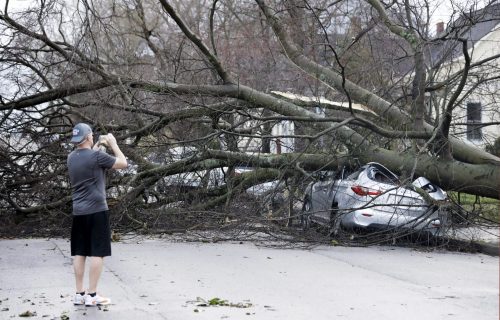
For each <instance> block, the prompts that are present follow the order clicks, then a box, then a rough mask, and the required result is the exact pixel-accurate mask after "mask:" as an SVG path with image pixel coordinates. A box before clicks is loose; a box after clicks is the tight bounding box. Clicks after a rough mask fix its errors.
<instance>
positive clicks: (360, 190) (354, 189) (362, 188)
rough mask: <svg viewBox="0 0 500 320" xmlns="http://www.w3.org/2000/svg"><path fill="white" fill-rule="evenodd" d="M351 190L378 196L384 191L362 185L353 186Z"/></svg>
mask: <svg viewBox="0 0 500 320" xmlns="http://www.w3.org/2000/svg"><path fill="white" fill-rule="evenodd" d="M351 190H352V191H354V193H355V194H357V195H358V196H378V195H379V194H382V191H377V190H370V189H368V188H366V187H362V186H352V187H351Z"/></svg>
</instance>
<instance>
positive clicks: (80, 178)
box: [67, 149, 116, 215]
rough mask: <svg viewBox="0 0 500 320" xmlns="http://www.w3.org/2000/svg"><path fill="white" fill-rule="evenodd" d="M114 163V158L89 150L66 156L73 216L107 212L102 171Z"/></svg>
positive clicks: (77, 150)
mask: <svg viewBox="0 0 500 320" xmlns="http://www.w3.org/2000/svg"><path fill="white" fill-rule="evenodd" d="M115 161H116V158H115V157H113V156H110V155H108V154H107V153H105V152H102V151H95V150H91V149H76V150H74V151H73V152H71V153H70V154H69V155H68V160H67V164H68V171H69V179H70V181H71V186H72V188H73V214H74V215H85V214H91V213H95V212H99V211H105V210H108V204H107V203H106V185H105V175H104V171H105V169H109V168H111V167H112V166H113V164H114V163H115Z"/></svg>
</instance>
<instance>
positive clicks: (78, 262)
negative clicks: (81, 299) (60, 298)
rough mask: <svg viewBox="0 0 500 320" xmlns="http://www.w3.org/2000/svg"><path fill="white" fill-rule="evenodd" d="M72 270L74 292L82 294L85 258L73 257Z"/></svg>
mask: <svg viewBox="0 0 500 320" xmlns="http://www.w3.org/2000/svg"><path fill="white" fill-rule="evenodd" d="M73 269H74V270H75V282H76V292H84V291H85V289H84V288H83V275H84V274H85V257H84V256H74V257H73Z"/></svg>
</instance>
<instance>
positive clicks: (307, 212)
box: [300, 198, 312, 230]
mask: <svg viewBox="0 0 500 320" xmlns="http://www.w3.org/2000/svg"><path fill="white" fill-rule="evenodd" d="M311 213H312V203H311V200H309V198H305V199H304V204H303V205H302V211H301V213H300V226H301V227H302V230H307V229H309V228H310V227H311Z"/></svg>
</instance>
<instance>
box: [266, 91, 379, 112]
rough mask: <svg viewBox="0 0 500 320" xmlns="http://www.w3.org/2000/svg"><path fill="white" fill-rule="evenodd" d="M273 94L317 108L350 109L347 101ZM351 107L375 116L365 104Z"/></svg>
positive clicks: (285, 93) (293, 94)
mask: <svg viewBox="0 0 500 320" xmlns="http://www.w3.org/2000/svg"><path fill="white" fill-rule="evenodd" d="M271 93H273V94H275V95H278V96H281V97H283V98H286V99H288V100H292V101H293V100H298V101H302V102H305V103H307V104H311V103H313V104H314V103H315V104H317V106H326V105H329V106H331V107H335V108H337V109H340V110H342V109H348V108H349V102H347V101H343V102H338V101H331V100H328V99H326V98H324V97H307V96H302V95H299V94H295V93H292V92H288V91H287V92H281V91H271ZM351 105H352V109H353V110H357V111H362V112H369V113H373V114H375V112H373V111H372V110H370V108H368V107H367V106H365V105H363V104H360V103H352V104H351Z"/></svg>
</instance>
